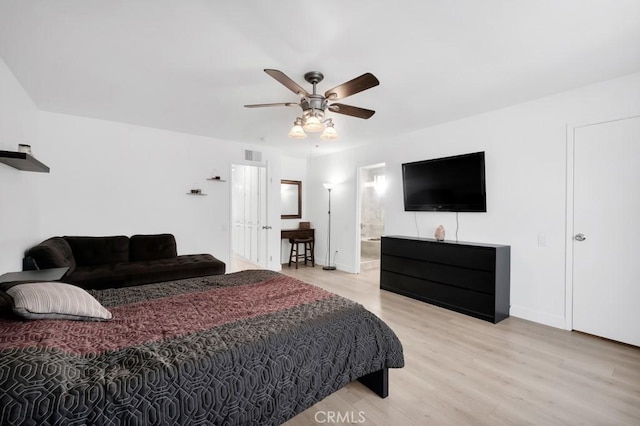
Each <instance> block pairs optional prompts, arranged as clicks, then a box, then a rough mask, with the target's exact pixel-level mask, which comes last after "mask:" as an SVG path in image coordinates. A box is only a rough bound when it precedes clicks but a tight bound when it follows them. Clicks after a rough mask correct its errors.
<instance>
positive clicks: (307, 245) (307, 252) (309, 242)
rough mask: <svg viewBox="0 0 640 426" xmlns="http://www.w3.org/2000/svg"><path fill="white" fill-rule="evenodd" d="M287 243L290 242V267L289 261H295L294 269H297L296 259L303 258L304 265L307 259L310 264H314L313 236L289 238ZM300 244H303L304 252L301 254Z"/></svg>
mask: <svg viewBox="0 0 640 426" xmlns="http://www.w3.org/2000/svg"><path fill="white" fill-rule="evenodd" d="M289 243H290V244H291V252H290V253H289V267H291V263H295V264H296V269H298V261H300V260H304V264H305V265H306V264H307V261H310V262H311V266H316V257H315V255H314V254H313V246H314V240H313V238H289ZM300 244H303V245H304V252H303V253H302V254H301V253H300Z"/></svg>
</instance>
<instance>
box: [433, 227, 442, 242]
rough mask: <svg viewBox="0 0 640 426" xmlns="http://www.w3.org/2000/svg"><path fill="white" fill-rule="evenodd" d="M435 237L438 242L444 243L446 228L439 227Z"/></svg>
mask: <svg viewBox="0 0 640 426" xmlns="http://www.w3.org/2000/svg"><path fill="white" fill-rule="evenodd" d="M434 236H435V237H436V240H438V241H444V226H442V225H438V227H437V228H436V232H435V235H434Z"/></svg>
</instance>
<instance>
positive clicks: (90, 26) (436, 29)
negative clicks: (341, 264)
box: [0, 0, 640, 156]
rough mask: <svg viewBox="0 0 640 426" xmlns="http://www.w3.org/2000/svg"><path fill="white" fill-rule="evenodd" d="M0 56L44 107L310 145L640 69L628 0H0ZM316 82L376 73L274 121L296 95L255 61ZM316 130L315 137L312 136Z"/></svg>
mask: <svg viewBox="0 0 640 426" xmlns="http://www.w3.org/2000/svg"><path fill="white" fill-rule="evenodd" d="M0 57H2V59H3V60H4V61H5V62H6V63H7V65H8V66H9V68H10V69H11V70H12V72H13V73H14V74H15V76H16V77H17V79H18V80H19V81H20V83H21V84H22V86H23V87H24V88H25V90H26V91H27V92H28V93H29V95H30V96H31V97H32V98H33V100H34V102H35V103H36V105H37V106H38V107H39V108H40V109H42V110H46V111H52V112H60V113H67V114H74V115H80V116H87V117H94V118H100V119H105V120H113V121H120V122H125V123H132V124H138V125H143V126H149V127H156V128H162V129H168V130H174V131H178V132H185V133H193V134H198V135H204V136H211V137H214V138H219V139H225V140H233V141H241V142H248V143H254V144H258V145H272V146H279V147H285V149H286V150H287V153H289V154H292V155H294V154H296V155H305V156H306V155H315V154H322V153H326V152H330V151H333V150H336V149H342V148H346V147H350V146H355V145H358V144H362V143H367V142H375V141H384V140H388V139H389V138H391V137H394V136H396V135H398V134H401V133H404V132H412V131H415V130H418V129H420V128H424V127H428V126H431V125H434V124H437V123H442V122H446V121H450V120H456V119H459V118H462V117H466V116H469V115H473V114H478V113H481V112H485V111H489V110H493V109H497V108H501V107H504V106H508V105H512V104H515V103H519V102H523V101H527V100H530V99H535V98H539V97H542V96H546V95H549V94H553V93H557V92H561V91H565V90H569V89H572V88H575V87H579V86H583V85H586V84H590V83H594V82H598V81H602V80H607V79H610V78H615V77H618V76H622V75H625V74H630V73H632V72H636V71H640V1H638V0H602V1H596V0H510V1H507V0H412V1H406V0H399V1H381V0H369V1H364V0H362V1H348V0H325V1H322V2H320V1H307V0H272V1H264V0H244V1H222V0H210V1H207V0H198V1H196V0H172V1H169V0H55V1H52V0H12V1H11V0H0ZM264 68H275V69H278V70H281V71H283V72H284V73H286V74H287V75H288V76H289V77H291V78H292V79H293V80H295V81H297V82H298V84H300V85H301V86H303V87H305V88H307V89H308V90H309V91H310V90H311V87H310V85H308V83H306V82H305V81H304V79H303V75H304V73H305V72H307V71H311V70H318V71H321V72H323V73H324V75H325V79H324V81H323V82H322V83H320V84H319V85H318V89H319V92H324V91H325V90H326V89H329V88H331V87H334V86H337V85H338V84H341V83H343V82H345V81H347V80H350V79H352V78H354V77H356V76H358V75H360V74H363V73H364V72H371V73H373V74H374V75H376V76H377V77H378V79H379V80H380V82H381V84H380V86H378V87H375V88H373V89H370V90H368V91H365V92H362V93H359V94H356V95H354V96H352V97H349V98H347V99H345V100H343V101H341V102H343V103H346V104H349V105H354V106H360V107H364V108H368V109H374V110H376V114H375V115H374V116H373V117H372V118H371V119H369V120H361V119H358V118H353V117H348V116H344V115H339V114H332V113H328V115H330V116H332V117H333V118H334V122H335V123H336V129H337V130H338V132H339V134H340V138H339V140H338V141H334V142H325V141H322V140H320V138H319V136H318V135H317V134H314V135H311V136H310V137H309V138H307V139H306V140H304V141H294V140H290V139H288V138H287V137H286V134H287V132H288V130H289V128H290V127H291V124H292V122H293V120H294V119H295V117H296V115H299V114H298V113H299V110H297V109H295V108H286V107H282V108H262V109H247V108H244V107H243V105H244V104H252V103H271V102H296V101H297V96H296V95H295V94H293V93H292V92H290V91H289V90H288V89H286V88H285V87H284V86H282V85H280V84H279V83H278V82H277V81H276V80H274V79H272V78H271V77H269V76H268V75H267V74H265V73H264V72H263V71H262V70H263V69H264ZM316 145H317V146H318V147H316Z"/></svg>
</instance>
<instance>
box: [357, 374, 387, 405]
mask: <svg viewBox="0 0 640 426" xmlns="http://www.w3.org/2000/svg"><path fill="white" fill-rule="evenodd" d="M358 380H359V381H360V383H362V384H363V385H365V386H366V387H368V388H369V389H371V390H372V391H374V392H375V393H376V394H377V395H378V396H379V397H380V398H386V397H387V396H389V369H388V368H383V369H382V370H378V371H374V372H373V373H369V374H367V375H364V376H362V377H360V378H359V379H358Z"/></svg>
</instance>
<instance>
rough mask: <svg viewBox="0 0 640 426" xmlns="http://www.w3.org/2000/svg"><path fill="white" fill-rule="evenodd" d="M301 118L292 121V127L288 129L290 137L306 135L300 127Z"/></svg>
mask: <svg viewBox="0 0 640 426" xmlns="http://www.w3.org/2000/svg"><path fill="white" fill-rule="evenodd" d="M301 124H302V120H301V119H300V118H296V121H295V122H294V123H293V127H292V128H291V130H289V137H290V138H291V139H304V138H306V137H307V134H306V133H305V132H304V130H303V129H302V126H301Z"/></svg>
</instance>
